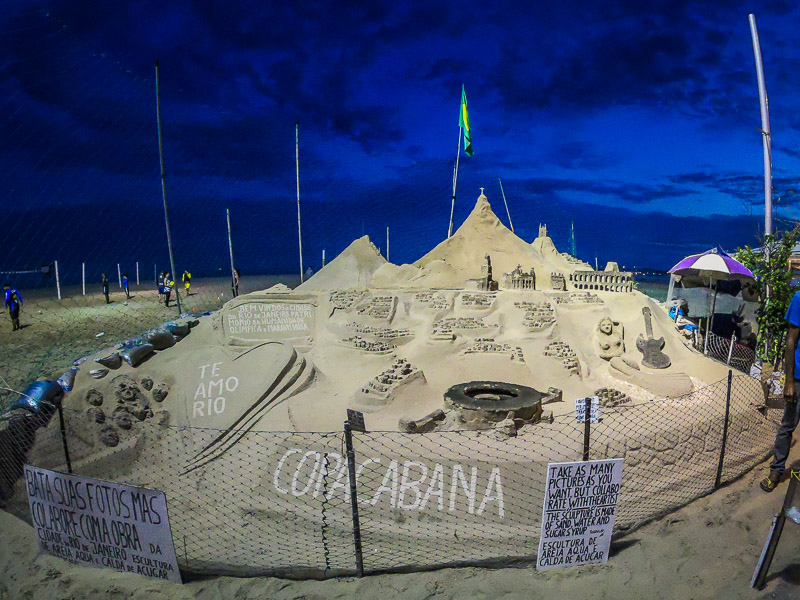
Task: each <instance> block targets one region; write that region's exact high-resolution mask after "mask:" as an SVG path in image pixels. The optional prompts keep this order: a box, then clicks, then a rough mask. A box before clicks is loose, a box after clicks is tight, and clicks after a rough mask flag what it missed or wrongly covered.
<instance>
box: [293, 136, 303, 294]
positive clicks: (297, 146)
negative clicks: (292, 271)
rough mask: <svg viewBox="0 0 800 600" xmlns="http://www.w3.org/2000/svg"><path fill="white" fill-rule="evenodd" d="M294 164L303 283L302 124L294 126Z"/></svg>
mask: <svg viewBox="0 0 800 600" xmlns="http://www.w3.org/2000/svg"><path fill="white" fill-rule="evenodd" d="M294 163H295V168H296V170H297V241H298V244H299V246H300V283H303V281H304V277H305V274H304V273H303V231H302V229H301V228H300V123H295V124H294Z"/></svg>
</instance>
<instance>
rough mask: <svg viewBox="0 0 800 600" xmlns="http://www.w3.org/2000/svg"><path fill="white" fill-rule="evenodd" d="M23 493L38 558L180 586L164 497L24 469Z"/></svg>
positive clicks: (135, 488)
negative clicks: (41, 554) (46, 556)
mask: <svg viewBox="0 0 800 600" xmlns="http://www.w3.org/2000/svg"><path fill="white" fill-rule="evenodd" d="M25 488H26V490H27V492H28V504H29V506H30V510H31V519H32V521H33V528H34V532H35V534H36V541H37V543H38V544H39V549H40V550H41V551H42V552H44V553H46V554H52V555H53V556H58V557H60V558H63V559H65V560H68V561H69V562H72V563H75V564H78V565H86V566H91V567H106V568H109V569H114V570H116V571H120V572H123V573H138V574H140V575H145V576H146V577H153V578H155V579H167V580H169V581H174V582H176V583H181V575H180V572H179V571H178V562H177V560H176V559H175V548H174V547H173V545H172V533H171V531H170V527H169V519H168V517H167V499H166V497H165V495H164V492H159V491H156V490H148V489H145V488H138V487H134V486H130V485H123V484H121V483H113V482H110V481H102V480H100V479H91V478H89V477H80V476H78V475H66V474H64V473H59V472H57V471H49V470H47V469H40V468H38V467H32V466H30V465H25Z"/></svg>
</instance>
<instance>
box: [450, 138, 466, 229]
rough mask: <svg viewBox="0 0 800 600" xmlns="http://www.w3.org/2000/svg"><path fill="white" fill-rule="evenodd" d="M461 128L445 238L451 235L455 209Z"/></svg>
mask: <svg viewBox="0 0 800 600" xmlns="http://www.w3.org/2000/svg"><path fill="white" fill-rule="evenodd" d="M462 132H463V128H462V127H461V126H459V127H458V149H457V150H456V165H455V168H454V169H453V201H452V202H451V203H450V226H449V227H448V228H447V237H448V238H449V237H450V236H452V235H453V211H454V210H455V208H456V185H457V184H458V159H459V157H460V156H461V134H462Z"/></svg>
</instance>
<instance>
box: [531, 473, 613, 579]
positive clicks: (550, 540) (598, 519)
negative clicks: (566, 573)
mask: <svg viewBox="0 0 800 600" xmlns="http://www.w3.org/2000/svg"><path fill="white" fill-rule="evenodd" d="M623 463H624V459H622V458H615V459H610V460H592V461H585V462H570V463H550V464H549V465H548V466H547V487H546V489H545V498H544V509H543V513H542V535H541V537H540V538H539V554H538V556H537V560H536V569H537V570H538V571H545V570H547V569H552V568H553V567H567V566H577V565H585V564H589V563H605V562H606V561H607V560H608V548H609V545H610V544H611V530H612V529H613V528H614V517H615V514H616V510H617V499H618V498H619V488H620V485H621V483H622V467H623Z"/></svg>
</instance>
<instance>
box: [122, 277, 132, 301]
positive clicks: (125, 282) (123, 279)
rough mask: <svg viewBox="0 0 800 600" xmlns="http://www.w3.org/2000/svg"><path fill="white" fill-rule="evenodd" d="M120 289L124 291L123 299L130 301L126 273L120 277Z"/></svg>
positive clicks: (129, 289)
mask: <svg viewBox="0 0 800 600" xmlns="http://www.w3.org/2000/svg"><path fill="white" fill-rule="evenodd" d="M122 287H123V289H124V290H125V297H126V298H127V299H128V300H130V299H131V288H130V282H129V280H128V274H127V273H125V275H123V276H122Z"/></svg>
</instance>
